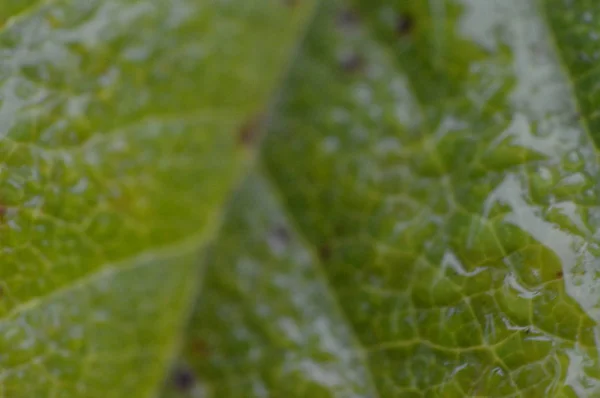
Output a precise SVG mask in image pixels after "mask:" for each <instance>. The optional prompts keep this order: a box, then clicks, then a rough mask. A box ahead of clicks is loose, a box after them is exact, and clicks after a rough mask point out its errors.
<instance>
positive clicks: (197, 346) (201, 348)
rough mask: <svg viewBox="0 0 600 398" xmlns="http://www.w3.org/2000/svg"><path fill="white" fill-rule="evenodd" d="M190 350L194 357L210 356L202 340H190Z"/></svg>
mask: <svg viewBox="0 0 600 398" xmlns="http://www.w3.org/2000/svg"><path fill="white" fill-rule="evenodd" d="M190 349H191V351H192V352H193V353H194V355H196V356H198V357H207V356H208V355H209V354H210V350H209V349H208V345H207V344H206V342H205V341H204V340H201V339H194V340H192V342H191V346H190Z"/></svg>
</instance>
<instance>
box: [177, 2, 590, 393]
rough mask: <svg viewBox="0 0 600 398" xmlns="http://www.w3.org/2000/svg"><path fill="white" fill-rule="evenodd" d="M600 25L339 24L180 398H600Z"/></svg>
mask: <svg viewBox="0 0 600 398" xmlns="http://www.w3.org/2000/svg"><path fill="white" fill-rule="evenodd" d="M599 7H600V6H597V5H595V3H593V2H586V1H576V0H575V1H567V0H546V1H534V0H506V1H504V0H503V1H495V0H446V1H443V0H440V1H391V0H377V1H355V2H352V4H349V3H344V2H325V3H323V5H322V7H321V8H320V9H319V12H318V14H317V17H316V20H315V21H314V23H313V24H312V25H311V27H310V29H309V35H308V38H307V40H306V42H305V43H304V46H303V51H302V52H301V55H300V56H299V57H298V58H297V60H296V61H295V62H294V68H293V70H292V72H291V75H290V77H289V79H288V82H287V85H286V87H285V95H284V99H283V101H282V104H280V106H279V107H278V109H277V116H276V117H275V120H274V122H273V124H272V125H271V126H270V129H269V130H270V131H269V134H268V136H267V139H266V142H265V145H264V147H263V153H262V160H263V164H262V169H261V170H260V173H262V174H263V177H262V179H261V178H258V179H253V180H250V182H248V186H247V187H246V188H244V189H242V190H241V192H240V193H239V198H238V199H237V200H236V201H235V202H234V203H233V204H232V206H231V210H230V213H229V216H228V218H227V222H226V227H225V228H224V229H223V231H222V236H221V237H220V239H219V243H218V244H217V245H216V246H215V248H214V251H213V253H212V255H211V257H209V258H211V259H212V260H211V261H208V263H207V266H208V267H209V268H208V274H207V290H206V291H205V292H204V294H203V295H202V296H201V297H200V300H199V302H198V305H197V309H196V311H195V316H194V318H193V322H192V324H191V326H190V338H189V340H188V343H187V344H186V345H185V346H184V352H183V357H182V359H181V362H180V365H179V366H180V369H185V371H184V372H187V373H185V374H187V378H186V379H185V381H186V382H185V383H181V384H179V385H175V386H172V387H171V389H170V393H171V394H173V395H175V396H188V397H196V396H215V397H224V396H228V397H264V396H273V397H284V396H298V397H354V396H357V397H465V396H486V397H490V396H494V397H500V396H506V397H510V396H512V397H546V396H552V397H593V396H597V395H600V384H599V381H600V371H599V369H600V368H599V366H600V360H599V359H598V349H597V344H598V342H597V340H598V333H599V329H598V325H597V323H598V321H599V320H600V312H599V308H600V305H599V304H600V303H599V300H600V294H599V293H600V281H599V279H598V269H599V264H600V261H599V256H600V251H599V247H598V233H597V231H598V226H599V223H600V210H599V208H598V203H600V200H599V199H600V190H599V188H598V185H597V182H596V181H597V180H598V176H599V170H598V157H597V152H596V149H595V144H594V138H595V137H596V135H597V131H596V130H597V128H596V127H597V125H598V123H597V115H596V113H595V108H594V107H595V105H596V104H597V102H598V101H596V97H597V95H596V92H597V90H596V85H595V83H594V82H595V81H596V78H595V66H594V65H595V62H594V60H596V58H598V56H599V55H597V54H596V52H598V53H599V54H600V47H599V46H598V45H597V43H596V41H595V39H594V37H595V36H596V33H600V32H598V29H597V28H596V27H597V23H596V20H597V18H596V17H597V16H598V13H599V12H600V11H599V10H600V8H599ZM546 13H547V15H546ZM546 17H547V18H546ZM578 108H581V109H580V110H578ZM264 179H267V180H268V181H269V182H264ZM273 197H277V198H278V199H277V200H276V199H273ZM177 389H178V390H179V392H177V391H175V390H177Z"/></svg>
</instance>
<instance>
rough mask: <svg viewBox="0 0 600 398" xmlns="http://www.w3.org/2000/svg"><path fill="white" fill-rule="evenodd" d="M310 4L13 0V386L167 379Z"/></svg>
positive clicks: (8, 141) (110, 390)
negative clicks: (207, 259)
mask: <svg viewBox="0 0 600 398" xmlns="http://www.w3.org/2000/svg"><path fill="white" fill-rule="evenodd" d="M309 11H310V5H309V4H308V3H307V5H305V6H298V7H290V6H289V5H286V4H283V3H282V4H272V2H270V1H250V2H243V3H240V2H228V1H197V0H149V1H137V0H88V1H75V0H72V1H70V0H56V1H35V2H34V1H13V0H8V1H0V12H2V15H1V16H0V21H1V23H2V29H1V31H0V137H1V138H0V158H1V159H2V163H1V168H0V288H1V290H0V292H1V293H0V397H6V398H21V397H23V398H38V397H52V398H59V397H61V398H62V397H64V398H68V397H85V398H94V397H98V398H107V397H132V398H135V397H150V396H154V395H155V394H156V389H157V386H158V385H160V382H161V380H162V378H163V375H164V369H165V367H166V366H167V364H168V363H169V362H170V360H171V358H172V356H173V353H174V352H175V350H176V348H177V346H178V341H179V340H180V334H181V329H182V328H183V326H184V324H185V321H186V320H187V314H188V312H189V307H190V303H191V300H192V298H193V295H194V294H195V293H196V291H197V290H198V289H197V285H198V278H199V277H200V274H199V270H200V263H201V249H202V247H203V246H204V245H205V244H206V243H207V242H208V241H209V240H210V239H211V237H212V236H213V234H214V231H215V228H216V227H217V226H218V224H219V222H220V221H219V220H220V218H221V216H220V214H221V209H222V207H223V203H224V202H225V201H226V198H227V196H228V194H229V192H230V190H231V188H232V186H233V184H235V183H236V182H237V181H238V180H239V179H240V178H241V176H242V175H243V174H244V173H245V170H244V169H245V168H246V167H247V166H248V165H249V164H250V163H251V162H252V158H253V155H252V153H253V152H254V150H253V148H254V144H253V140H254V136H255V135H256V134H255V131H254V130H255V127H253V126H254V124H256V123H255V122H253V121H254V120H256V118H257V115H258V114H260V113H262V112H264V110H265V107H267V106H268V104H269V101H270V97H271V95H272V92H273V90H275V88H276V86H277V85H278V83H279V80H280V78H281V76H282V74H283V72H284V70H285V69H286V65H287V63H288V62H289V61H288V60H289V59H290V56H291V54H292V53H293V51H294V48H295V43H296V41H297V37H298V36H299V35H300V34H301V32H302V27H303V26H304V23H303V21H304V20H305V19H306V18H307V16H308V15H309ZM274 31H276V32H277V35H273V32H274ZM248 43H253V45H252V46H249V45H248Z"/></svg>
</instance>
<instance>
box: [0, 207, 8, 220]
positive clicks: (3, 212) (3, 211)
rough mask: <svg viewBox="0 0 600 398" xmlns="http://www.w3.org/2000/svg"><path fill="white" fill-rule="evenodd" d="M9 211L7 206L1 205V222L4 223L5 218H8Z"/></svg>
mask: <svg viewBox="0 0 600 398" xmlns="http://www.w3.org/2000/svg"><path fill="white" fill-rule="evenodd" d="M7 210H8V209H7V208H6V206H2V205H0V222H3V221H4V217H5V216H6V212H7Z"/></svg>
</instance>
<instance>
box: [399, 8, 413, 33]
mask: <svg viewBox="0 0 600 398" xmlns="http://www.w3.org/2000/svg"><path fill="white" fill-rule="evenodd" d="M414 28H415V19H414V18H413V16H412V15H410V14H408V13H402V14H400V15H399V16H398V18H397V19H396V33H397V34H398V35H399V36H401V37H404V36H408V35H410V34H411V33H412V32H413V30H414Z"/></svg>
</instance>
